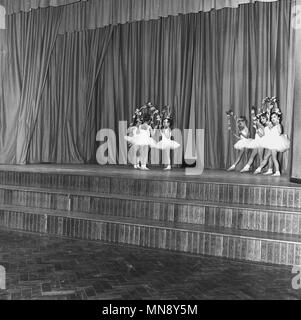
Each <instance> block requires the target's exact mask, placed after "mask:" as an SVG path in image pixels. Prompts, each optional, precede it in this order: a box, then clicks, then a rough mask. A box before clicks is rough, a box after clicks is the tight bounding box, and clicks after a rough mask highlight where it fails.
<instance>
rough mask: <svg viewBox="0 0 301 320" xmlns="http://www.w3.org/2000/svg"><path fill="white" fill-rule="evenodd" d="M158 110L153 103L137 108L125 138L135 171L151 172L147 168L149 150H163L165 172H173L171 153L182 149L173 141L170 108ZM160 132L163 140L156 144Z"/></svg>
mask: <svg viewBox="0 0 301 320" xmlns="http://www.w3.org/2000/svg"><path fill="white" fill-rule="evenodd" d="M160 109H161V110H158V108H156V107H155V106H154V105H153V104H152V103H151V102H149V103H147V104H145V105H144V106H142V107H141V108H137V109H136V111H135V113H134V115H133V122H132V123H131V124H130V127H129V129H128V135H127V136H125V137H124V138H125V139H126V140H127V141H128V143H129V144H130V146H131V153H130V161H131V162H132V164H133V165H134V168H135V169H140V170H150V169H149V168H148V167H147V163H148V152H149V148H156V149H160V150H162V157H163V163H164V164H165V165H166V168H165V169H164V170H171V159H170V151H171V150H174V149H177V148H179V147H180V144H179V143H177V142H176V141H174V140H172V134H171V133H172V132H171V125H172V121H173V118H172V113H171V110H170V107H169V106H166V107H163V108H160ZM156 130H159V132H160V136H161V137H162V139H161V140H160V141H159V142H156V141H155V139H154V138H153V137H154V136H155V134H156Z"/></svg>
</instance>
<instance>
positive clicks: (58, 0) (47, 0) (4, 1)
mask: <svg viewBox="0 0 301 320" xmlns="http://www.w3.org/2000/svg"><path fill="white" fill-rule="evenodd" d="M80 1H87V0H0V5H2V6H4V7H5V9H6V13H7V14H14V13H19V12H21V11H23V12H28V11H31V10H33V9H38V8H47V7H59V6H66V5H69V4H72V3H75V2H80Z"/></svg>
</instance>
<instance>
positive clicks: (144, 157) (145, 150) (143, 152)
mask: <svg viewBox="0 0 301 320" xmlns="http://www.w3.org/2000/svg"><path fill="white" fill-rule="evenodd" d="M140 151H141V154H140V157H141V169H142V170H149V169H148V168H147V167H146V164H147V159H148V146H142V147H141V149H140Z"/></svg>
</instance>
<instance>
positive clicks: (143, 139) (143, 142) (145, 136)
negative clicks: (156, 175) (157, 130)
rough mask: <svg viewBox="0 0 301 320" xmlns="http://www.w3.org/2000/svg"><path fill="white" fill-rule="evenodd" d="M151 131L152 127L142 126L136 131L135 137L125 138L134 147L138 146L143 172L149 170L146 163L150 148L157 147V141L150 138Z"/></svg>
mask: <svg viewBox="0 0 301 320" xmlns="http://www.w3.org/2000/svg"><path fill="white" fill-rule="evenodd" d="M150 129H151V127H150V126H149V125H145V124H144V125H140V126H139V128H136V129H134V134H133V136H131V137H130V136H125V137H124V138H125V140H127V141H128V142H129V143H131V144H132V145H133V146H136V147H137V149H138V150H139V152H140V159H141V169H142V170H148V168H147V167H146V163H147V158H148V150H149V147H151V148H155V147H156V141H155V140H154V139H153V138H151V136H150Z"/></svg>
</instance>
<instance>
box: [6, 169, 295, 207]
mask: <svg viewBox="0 0 301 320" xmlns="http://www.w3.org/2000/svg"><path fill="white" fill-rule="evenodd" d="M26 167H27V166H26ZM24 170H25V169H24ZM27 170H28V169H27ZM118 171H119V172H120V170H115V172H114V174H113V173H110V172H105V173H104V172H103V171H102V172H101V174H100V175H97V174H94V175H93V174H91V172H86V174H85V171H83V172H82V173H81V174H76V173H74V171H73V172H72V171H70V173H68V170H67V171H66V169H65V171H62V172H61V173H57V172H53V173H49V172H23V171H0V181H1V184H2V185H10V186H23V187H37V188H51V189H53V190H65V191H66V190H68V191H70V192H71V191H72V192H74V191H85V192H96V193H102V194H111V195H112V194H114V195H125V196H128V197H133V196H139V197H144V198H166V199H182V200H192V201H194V200H200V201H206V202H214V203H230V204H244V205H254V204H257V205H261V206H273V207H286V208H296V209H301V187H300V185H296V184H293V183H288V182H285V180H277V179H276V180H275V179H273V178H271V177H260V178H256V177H255V178H254V177H252V176H250V177H249V178H246V179H242V178H240V179H239V177H243V175H239V177H238V176H236V175H234V176H231V175H227V174H226V173H223V174H222V175H223V176H222V177H223V178H222V180H221V178H220V177H215V176H214V174H213V175H212V176H211V175H210V173H207V175H206V174H205V175H202V176H200V177H198V178H197V177H195V178H192V177H187V176H185V175H184V174H183V172H182V173H181V175H180V174H176V173H175V174H170V175H168V174H167V175H166V176H165V177H164V178H163V177H162V175H158V173H155V172H151V173H147V174H146V173H143V172H138V173H137V171H133V170H132V171H131V170H127V171H125V173H123V172H121V173H122V174H119V175H118ZM131 172H132V175H131V174H130V173H131ZM228 176H229V178H227V177H228ZM277 181H278V182H277Z"/></svg>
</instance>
